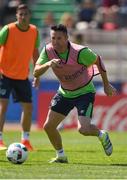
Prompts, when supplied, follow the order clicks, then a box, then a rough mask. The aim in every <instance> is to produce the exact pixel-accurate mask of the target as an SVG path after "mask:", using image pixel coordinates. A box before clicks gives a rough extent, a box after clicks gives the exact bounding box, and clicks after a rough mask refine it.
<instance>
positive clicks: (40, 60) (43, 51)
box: [36, 47, 49, 65]
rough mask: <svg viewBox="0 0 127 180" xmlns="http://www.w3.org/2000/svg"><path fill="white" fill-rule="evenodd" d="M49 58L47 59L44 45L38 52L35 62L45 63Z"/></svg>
mask: <svg viewBox="0 0 127 180" xmlns="http://www.w3.org/2000/svg"><path fill="white" fill-rule="evenodd" d="M48 61H49V59H48V55H47V53H46V50H45V47H44V48H43V49H42V51H41V53H40V56H39V58H38V60H37V62H36V64H40V65H41V64H45V63H46V62H48Z"/></svg>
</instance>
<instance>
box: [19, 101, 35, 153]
mask: <svg viewBox="0 0 127 180" xmlns="http://www.w3.org/2000/svg"><path fill="white" fill-rule="evenodd" d="M21 104H22V109H23V110H22V114H21V126H22V137H21V143H22V144H24V145H25V146H26V147H27V149H28V150H29V151H32V150H33V147H32V145H31V143H30V139H29V135H30V129H31V119H32V103H21Z"/></svg>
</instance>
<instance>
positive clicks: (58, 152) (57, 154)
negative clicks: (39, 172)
mask: <svg viewBox="0 0 127 180" xmlns="http://www.w3.org/2000/svg"><path fill="white" fill-rule="evenodd" d="M56 156H57V157H63V156H65V153H64V150H63V149H59V150H57V151H56Z"/></svg>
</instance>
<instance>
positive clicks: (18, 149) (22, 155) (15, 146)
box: [6, 143, 28, 164]
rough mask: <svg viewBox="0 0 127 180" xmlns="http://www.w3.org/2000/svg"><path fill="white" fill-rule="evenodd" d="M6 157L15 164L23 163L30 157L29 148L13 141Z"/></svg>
mask: <svg viewBox="0 0 127 180" xmlns="http://www.w3.org/2000/svg"><path fill="white" fill-rule="evenodd" d="M6 157H7V159H8V160H9V161H10V162H11V163H13V164H22V163H24V162H25V161H26V159H27V157H28V150H27V148H26V146H25V145H23V144H21V143H12V144H10V145H9V147H8V149H7V151H6Z"/></svg>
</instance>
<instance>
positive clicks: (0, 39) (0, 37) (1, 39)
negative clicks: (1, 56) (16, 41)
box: [0, 25, 9, 47]
mask: <svg viewBox="0 0 127 180" xmlns="http://www.w3.org/2000/svg"><path fill="white" fill-rule="evenodd" d="M8 31H9V29H8V26H7V25H6V26H4V27H3V28H2V29H1V31H0V47H1V46H2V45H4V44H6V41H7V37H8Z"/></svg>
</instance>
